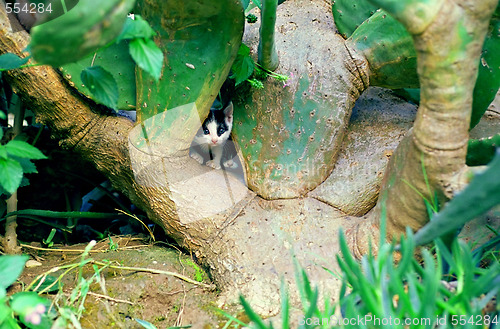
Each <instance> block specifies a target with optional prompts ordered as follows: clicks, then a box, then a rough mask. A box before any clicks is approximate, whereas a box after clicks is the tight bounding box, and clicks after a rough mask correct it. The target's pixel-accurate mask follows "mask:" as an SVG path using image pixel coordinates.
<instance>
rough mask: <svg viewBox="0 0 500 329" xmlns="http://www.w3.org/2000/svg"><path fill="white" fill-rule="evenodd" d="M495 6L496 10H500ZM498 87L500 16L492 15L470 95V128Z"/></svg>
mask: <svg viewBox="0 0 500 329" xmlns="http://www.w3.org/2000/svg"><path fill="white" fill-rule="evenodd" d="M498 8H500V5H499V7H497V12H498V11H500V10H499V9H498ZM499 87H500V17H498V16H493V18H492V19H491V21H490V27H489V29H488V33H487V34H486V39H485V40H484V45H483V52H482V54H481V60H480V62H479V71H478V76H477V80H476V85H475V86H474V94H473V96H472V116H471V122H470V129H472V128H474V126H476V125H477V123H478V122H479V120H481V117H482V116H483V114H484V112H486V110H487V109H488V106H489V105H490V104H491V102H492V101H493V99H494V98H495V95H496V94H497V91H498V88H499Z"/></svg>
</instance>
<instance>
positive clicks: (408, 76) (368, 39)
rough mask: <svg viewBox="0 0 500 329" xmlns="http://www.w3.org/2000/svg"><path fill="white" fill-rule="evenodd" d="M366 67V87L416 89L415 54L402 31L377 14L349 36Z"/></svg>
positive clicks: (388, 17) (381, 12) (407, 34)
mask: <svg viewBox="0 0 500 329" xmlns="http://www.w3.org/2000/svg"><path fill="white" fill-rule="evenodd" d="M346 42H350V43H353V44H354V45H353V47H355V48H357V49H359V50H360V51H361V52H362V53H363V55H364V56H365V57H366V59H367V60H368V63H369V64H370V85H372V86H379V87H386V88H391V89H395V88H418V86H419V82H418V75H417V54H416V52H415V47H414V46H413V40H412V38H411V36H410V34H409V33H408V32H407V31H406V29H405V28H404V27H403V25H401V23H399V22H398V21H396V20H395V19H394V18H392V17H391V16H390V15H389V14H387V13H386V12H384V11H382V10H379V11H377V12H376V13H375V14H374V15H373V16H371V17H370V18H369V19H367V20H366V21H365V22H364V23H363V24H361V25H360V26H359V27H358V28H357V29H356V31H354V33H353V34H352V35H351V37H350V38H349V39H347V41H346Z"/></svg>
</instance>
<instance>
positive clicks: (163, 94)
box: [136, 0, 244, 121]
mask: <svg viewBox="0 0 500 329" xmlns="http://www.w3.org/2000/svg"><path fill="white" fill-rule="evenodd" d="M136 12H137V13H138V14H140V15H141V16H142V17H143V18H144V19H146V20H147V21H148V22H149V24H150V25H151V27H152V28H153V29H154V30H155V31H156V32H158V34H159V37H157V38H155V41H156V43H157V45H158V46H159V47H160V49H162V50H163V52H164V54H165V64H164V66H163V71H162V76H161V78H160V80H159V82H156V81H154V80H153V79H152V77H151V76H149V75H148V74H147V73H145V72H144V71H142V70H140V69H138V70H137V75H136V77H137V86H138V88H139V89H138V91H137V97H138V99H137V101H138V104H140V107H139V108H138V109H137V111H138V112H137V114H138V120H140V121H144V120H146V119H147V118H150V117H152V116H154V115H156V114H158V113H161V112H163V111H165V110H167V109H171V108H174V107H177V106H180V105H183V104H187V103H191V102H195V103H196V108H197V109H198V111H200V115H201V116H203V115H204V114H206V112H207V111H208V110H209V108H210V105H211V104H212V102H213V101H214V99H215V97H216V95H217V93H218V92H219V89H220V87H221V86H222V83H223V82H224V80H225V79H226V77H227V75H228V73H229V70H230V68H231V64H232V61H233V60H234V58H235V56H236V53H237V51H238V49H239V46H240V43H241V37H242V35H243V26H244V14H243V6H242V4H241V1H240V0H224V1H215V2H214V1H211V0H196V1H194V0H193V1H187V2H179V1H173V0H168V1H153V0H142V1H138V3H137V11H136Z"/></svg>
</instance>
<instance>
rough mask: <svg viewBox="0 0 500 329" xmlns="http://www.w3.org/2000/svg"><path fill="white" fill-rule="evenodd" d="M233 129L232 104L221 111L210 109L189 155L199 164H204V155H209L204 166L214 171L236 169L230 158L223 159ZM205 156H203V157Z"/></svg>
mask: <svg viewBox="0 0 500 329" xmlns="http://www.w3.org/2000/svg"><path fill="white" fill-rule="evenodd" d="M232 128H233V103H232V102H230V103H229V105H228V106H227V107H226V108H225V109H223V110H219V109H214V108H211V109H210V113H209V114H208V117H207V118H206V119H205V121H203V124H202V125H201V128H200V130H198V132H197V133H196V136H195V137H194V139H193V143H192V144H191V148H190V150H189V155H190V156H191V157H192V158H193V159H195V160H196V161H198V162H199V163H200V164H203V162H205V158H206V155H210V160H208V161H207V162H206V163H205V165H206V166H209V167H212V168H214V169H221V161H222V160H224V161H222V165H223V166H224V167H225V168H236V167H237V166H238V165H237V164H236V163H235V162H234V161H233V160H232V157H228V156H225V157H223V153H224V148H225V145H226V142H227V141H228V139H229V138H230V136H231V129H232ZM203 154H205V156H204V155H203Z"/></svg>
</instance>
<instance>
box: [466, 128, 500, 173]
mask: <svg viewBox="0 0 500 329" xmlns="http://www.w3.org/2000/svg"><path fill="white" fill-rule="evenodd" d="M497 147H500V134H496V135H495V136H491V137H488V138H482V139H469V144H468V145H467V158H466V159H465V162H466V163H467V165H468V166H482V165H486V164H488V163H489V162H490V161H491V160H492V159H493V157H494V156H495V149H496V148H497Z"/></svg>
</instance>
